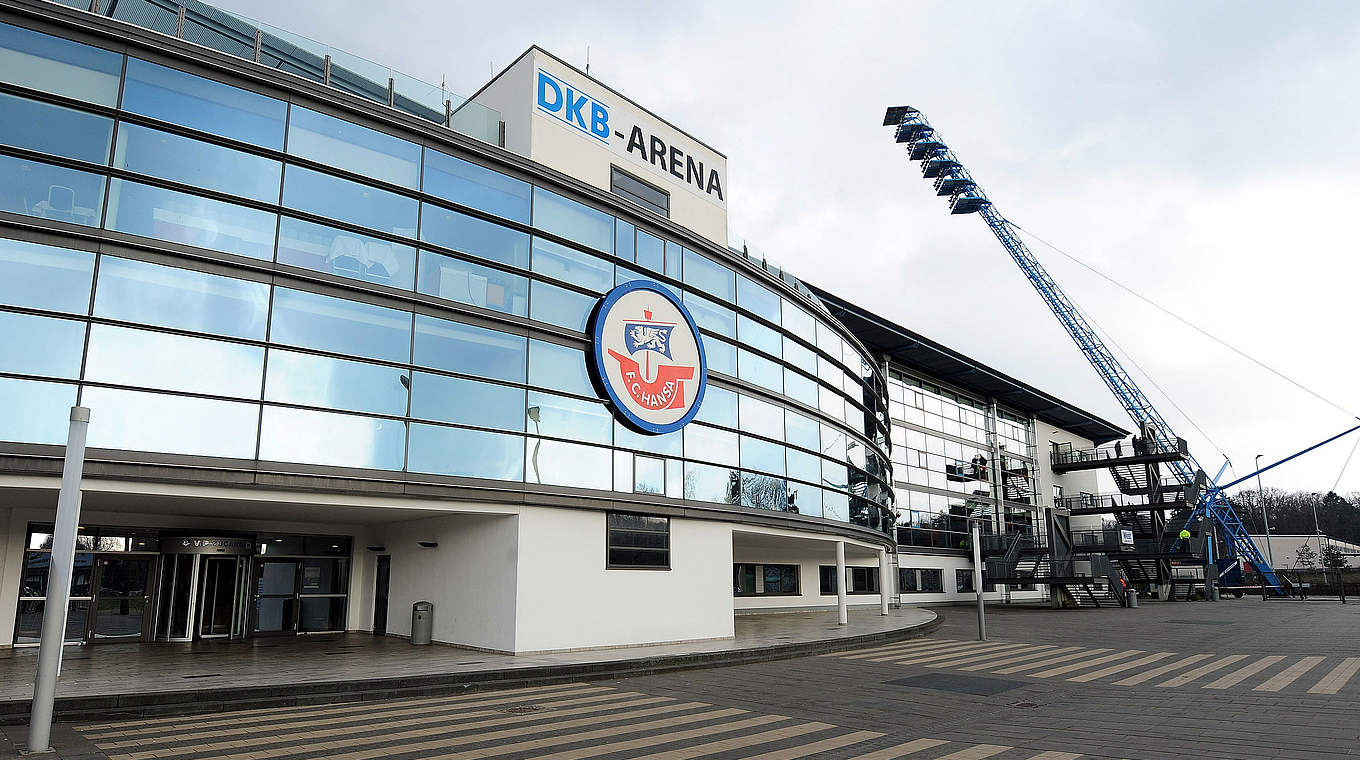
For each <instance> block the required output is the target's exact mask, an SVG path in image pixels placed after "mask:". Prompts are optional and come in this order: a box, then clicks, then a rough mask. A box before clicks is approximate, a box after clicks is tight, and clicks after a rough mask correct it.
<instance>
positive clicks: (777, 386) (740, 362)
mask: <svg viewBox="0 0 1360 760" xmlns="http://www.w3.org/2000/svg"><path fill="white" fill-rule="evenodd" d="M737 376H738V377H740V378H741V379H742V380H746V381H747V382H752V383H755V384H756V385H759V386H761V387H763V388H768V389H770V390H772V391H774V392H775V393H783V392H784V368H783V367H781V366H780V365H779V364H777V363H775V362H773V361H770V360H769V359H766V358H765V357H763V356H757V355H756V354H753V353H751V352H750V351H747V350H746V349H744V348H739V349H737Z"/></svg>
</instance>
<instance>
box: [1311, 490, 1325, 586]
mask: <svg viewBox="0 0 1360 760" xmlns="http://www.w3.org/2000/svg"><path fill="white" fill-rule="evenodd" d="M1320 498H1322V494H1320V493H1315V494H1313V501H1312V503H1311V504H1310V506H1312V508H1313V534H1314V535H1315V536H1317V542H1318V562H1319V563H1321V564H1322V585H1324V586H1325V585H1327V563H1326V562H1323V561H1322V526H1321V525H1320V524H1319V523H1318V515H1317V503H1318V499H1320Z"/></svg>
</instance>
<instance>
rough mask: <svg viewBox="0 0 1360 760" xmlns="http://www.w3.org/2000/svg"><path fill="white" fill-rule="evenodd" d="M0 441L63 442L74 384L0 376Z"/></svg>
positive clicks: (71, 404) (69, 415)
mask: <svg viewBox="0 0 1360 760" xmlns="http://www.w3.org/2000/svg"><path fill="white" fill-rule="evenodd" d="M0 398H3V399H5V406H6V411H5V413H4V414H0V441H18V442H22V443H66V432H67V420H69V419H70V418H71V407H73V406H75V405H76V387H75V386H74V385H64V384H62V383H42V382H38V381H36V380H16V379H14V378H10V377H0Z"/></svg>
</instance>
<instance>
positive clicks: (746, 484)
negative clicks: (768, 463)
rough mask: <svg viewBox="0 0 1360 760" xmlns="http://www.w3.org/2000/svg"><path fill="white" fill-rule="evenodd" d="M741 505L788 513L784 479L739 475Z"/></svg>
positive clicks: (760, 474)
mask: <svg viewBox="0 0 1360 760" xmlns="http://www.w3.org/2000/svg"><path fill="white" fill-rule="evenodd" d="M741 505H742V506H743V507H753V508H755V509H770V510H775V511H778V512H786V511H788V506H789V494H788V488H787V486H786V485H785V484H784V479H783V478H777V477H773V476H770V475H765V474H762V473H754V472H743V473H741Z"/></svg>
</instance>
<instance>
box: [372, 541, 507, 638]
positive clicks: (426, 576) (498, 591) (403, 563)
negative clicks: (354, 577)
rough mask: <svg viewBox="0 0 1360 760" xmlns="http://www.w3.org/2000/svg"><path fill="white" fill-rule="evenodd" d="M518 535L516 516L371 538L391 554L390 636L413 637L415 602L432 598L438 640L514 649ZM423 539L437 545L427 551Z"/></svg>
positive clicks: (435, 631)
mask: <svg viewBox="0 0 1360 760" xmlns="http://www.w3.org/2000/svg"><path fill="white" fill-rule="evenodd" d="M518 531H519V527H518V518H516V517H514V516H513V515H465V514H456V515H445V516H439V517H429V518H424V519H419V520H411V521H406V522H399V523H392V524H389V525H385V526H380V527H375V528H374V529H373V531H372V533H371V539H370V540H372V541H374V542H375V543H377V544H381V545H382V546H383V547H384V552H383V553H386V554H390V555H392V578H391V585H390V590H389V595H388V604H387V631H388V633H392V634H397V635H400V636H409V635H410V634H411V605H412V604H413V603H415V602H417V601H429V602H433V603H434V605H435V612H434V640H435V641H438V642H443V643H446V644H462V645H466V646H473V647H479V648H483V649H494V650H497V651H502V652H511V651H514V649H515V586H516V581H517V574H518V567H517V558H518V553H519V549H518V546H517V544H518ZM419 541H435V542H437V543H438V544H439V545H438V546H436V547H434V548H430V549H426V548H422V547H421V546H420V545H419V544H418V543H417V542H419ZM365 551H366V550H365ZM374 555H375V556H376V555H377V553H374ZM369 585H370V586H371V585H372V581H371V580H370V581H369ZM368 599H369V601H368V603H367V605H366V606H367V607H368V608H369V620H370V630H371V620H372V601H371V599H372V597H371V595H370V596H369V597H368Z"/></svg>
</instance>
